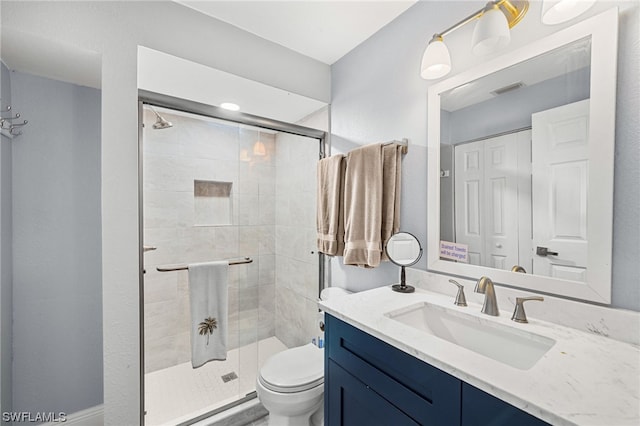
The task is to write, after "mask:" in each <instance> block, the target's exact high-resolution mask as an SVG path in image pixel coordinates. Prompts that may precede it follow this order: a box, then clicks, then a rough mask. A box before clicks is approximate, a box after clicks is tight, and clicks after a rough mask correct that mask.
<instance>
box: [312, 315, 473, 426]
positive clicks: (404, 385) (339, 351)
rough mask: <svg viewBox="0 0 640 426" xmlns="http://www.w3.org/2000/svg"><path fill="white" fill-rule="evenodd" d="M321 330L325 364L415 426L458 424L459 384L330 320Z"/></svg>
mask: <svg viewBox="0 0 640 426" xmlns="http://www.w3.org/2000/svg"><path fill="white" fill-rule="evenodd" d="M325 325H326V328H325V337H326V341H327V346H326V348H325V357H327V363H328V362H330V361H334V362H335V363H337V364H339V365H340V366H342V367H343V368H344V369H345V370H347V371H348V372H349V373H350V374H351V375H352V376H354V377H355V378H356V379H358V380H359V381H361V382H363V383H364V384H366V385H368V386H370V387H371V388H372V389H373V390H375V392H376V393H377V394H379V395H380V396H381V397H382V398H384V399H385V400H387V401H390V402H391V403H392V404H393V405H395V406H396V407H398V408H399V409H400V410H401V411H403V412H405V413H406V414H407V415H409V416H410V417H411V418H412V419H413V420H414V421H416V422H417V423H419V424H422V425H447V426H449V425H455V424H460V403H461V399H460V398H461V382H460V380H458V379H456V378H455V377H452V376H450V375H448V374H446V373H444V372H442V371H440V370H438V369H437V368H435V367H432V366H430V365H428V364H426V363H424V362H422V361H420V360H419V359H417V358H414V357H412V356H411V355H408V354H406V353H404V352H402V351H401V350H399V349H396V348H394V347H393V346H391V345H389V344H387V343H385V342H383V341H381V340H379V339H377V338H375V337H373V336H371V335H369V334H366V333H364V332H362V331H360V330H358V329H357V328H355V327H353V326H351V325H349V324H347V323H345V322H343V321H340V320H339V319H337V318H335V317H332V316H331V315H326V319H325Z"/></svg>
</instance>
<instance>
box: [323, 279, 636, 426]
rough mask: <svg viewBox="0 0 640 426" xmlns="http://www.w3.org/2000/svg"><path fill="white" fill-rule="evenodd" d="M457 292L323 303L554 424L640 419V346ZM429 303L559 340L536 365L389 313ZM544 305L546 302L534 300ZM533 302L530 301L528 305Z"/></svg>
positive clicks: (359, 296) (376, 292) (379, 292)
mask: <svg viewBox="0 0 640 426" xmlns="http://www.w3.org/2000/svg"><path fill="white" fill-rule="evenodd" d="M453 300H454V298H453V296H448V295H443V294H439V293H433V292H429V291H425V290H421V289H416V292H415V293H411V294H401V293H396V292H393V291H391V287H380V288H376V289H373V290H368V291H364V292H361V293H354V294H350V295H346V296H340V297H337V298H334V299H331V300H328V301H322V302H319V307H320V309H322V310H324V311H325V312H327V313H329V314H331V315H333V316H335V317H337V318H339V319H341V320H343V321H345V322H347V323H349V324H351V325H353V326H355V327H357V328H359V329H361V330H363V331H365V332H366V333H369V334H371V335H372V336H375V337H377V338H379V339H380V340H382V341H384V342H387V343H389V344H390V345H392V346H394V347H396V348H398V349H400V350H402V351H404V352H406V353H408V354H410V355H413V356H415V357H416V358H419V359H421V360H423V361H425V362H427V363H429V364H431V365H433V366H435V367H437V368H439V369H441V370H442V371H444V372H446V373H448V374H451V375H452V376H454V377H457V378H459V379H461V380H463V381H465V382H467V383H469V384H471V385H473V386H475V387H477V388H479V389H481V390H483V391H485V392H487V393H489V394H491V395H494V396H496V397H497V398H500V399H502V400H503V401H505V402H508V403H509V404H511V405H513V406H515V407H518V408H520V409H521V410H523V411H526V412H527V413H530V414H532V415H534V416H536V417H539V418H541V419H542V420H544V421H546V422H548V423H551V424H553V425H598V426H622V425H634V426H638V425H640V348H638V347H636V346H634V345H631V344H628V343H624V342H620V341H617V340H613V339H609V338H606V337H602V336H598V335H592V334H588V333H585V332H582V331H579V330H575V329H572V328H568V327H563V326H560V325H556V324H553V323H549V322H545V321H539V320H536V319H531V318H529V323H528V324H518V323H515V322H513V321H511V320H510V318H511V312H506V311H502V310H501V311H500V316H499V317H491V316H489V315H484V314H481V313H480V309H481V306H480V305H478V304H475V303H469V306H468V307H458V306H455V305H454V304H453ZM420 302H428V303H431V304H434V305H440V306H443V307H446V308H448V309H452V310H459V311H461V312H464V313H465V314H467V315H474V316H478V317H480V318H481V319H482V320H488V321H495V322H497V323H500V324H503V325H507V326H509V327H514V328H516V329H520V330H526V331H529V332H531V333H535V334H538V335H541V336H545V337H549V338H551V339H554V340H555V341H556V344H555V345H554V346H553V347H552V348H551V349H549V351H548V352H547V353H546V354H545V355H543V357H542V358H541V359H540V360H539V361H538V362H537V363H536V364H535V365H534V366H533V367H531V368H530V369H529V370H521V369H517V368H514V367H511V366H509V365H506V364H503V363H501V362H499V361H495V360H493V359H491V358H488V357H485V356H483V355H480V354H478V353H476V352H473V351H471V350H468V349H465V348H463V347H461V346H458V345H456V344H453V343H450V342H448V341H446V340H444V339H440V338H438V337H436V336H433V335H429V334H427V333H425V332H423V331H420V330H418V329H415V328H413V327H410V326H408V325H405V324H402V323H400V322H398V321H395V320H393V319H391V318H388V317H386V316H385V315H384V314H385V313H387V312H390V311H394V310H397V309H400V308H403V307H406V306H409V305H413V304H416V303H420ZM532 303H539V302H532ZM525 307H526V305H525Z"/></svg>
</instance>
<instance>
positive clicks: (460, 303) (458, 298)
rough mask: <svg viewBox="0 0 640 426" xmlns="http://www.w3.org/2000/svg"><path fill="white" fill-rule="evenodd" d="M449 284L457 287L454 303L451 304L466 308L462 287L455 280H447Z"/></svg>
mask: <svg viewBox="0 0 640 426" xmlns="http://www.w3.org/2000/svg"><path fill="white" fill-rule="evenodd" d="M449 282H450V283H451V284H455V285H457V286H458V294H456V301H455V302H453V303H454V304H455V305H456V306H467V298H466V297H464V286H463V285H462V284H460V283H459V282H457V281H456V280H449Z"/></svg>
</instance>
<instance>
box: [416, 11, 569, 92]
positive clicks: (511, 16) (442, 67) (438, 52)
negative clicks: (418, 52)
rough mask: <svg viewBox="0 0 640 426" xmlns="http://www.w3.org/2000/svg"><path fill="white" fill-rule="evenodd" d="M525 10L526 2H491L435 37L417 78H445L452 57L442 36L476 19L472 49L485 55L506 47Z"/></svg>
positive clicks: (430, 42) (425, 54)
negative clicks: (512, 30)
mask: <svg viewBox="0 0 640 426" xmlns="http://www.w3.org/2000/svg"><path fill="white" fill-rule="evenodd" d="M574 1H575V0H574ZM528 10H529V2H528V1H527V0H522V1H518V0H494V1H490V2H489V3H487V5H486V6H485V7H483V8H482V9H480V10H478V11H477V12H475V13H473V14H471V15H469V16H467V17H466V18H464V19H463V20H462V21H459V22H457V23H456V24H454V25H452V26H451V27H449V28H447V29H446V30H444V31H442V32H440V33H436V34H434V35H433V38H432V39H431V41H429V44H428V45H427V48H426V49H425V51H424V55H423V56H422V63H421V66H420V76H421V77H422V78H424V79H425V80H433V79H436V78H440V77H444V76H445V75H447V74H448V73H449V72H450V71H451V56H450V55H449V49H447V46H446V45H445V44H444V37H445V36H447V35H449V34H451V33H452V32H454V31H455V30H457V29H458V28H460V27H463V26H464V25H466V24H468V23H470V22H472V21H475V20H476V19H477V20H478V22H477V24H476V27H475V29H474V31H473V38H472V49H471V50H472V51H473V53H475V54H477V55H486V54H488V53H491V52H494V51H496V50H497V49H500V48H502V47H504V46H506V45H507V44H509V40H510V38H511V37H510V34H509V29H510V28H513V27H514V26H515V25H516V24H517V23H518V22H520V21H521V20H522V18H524V15H525V14H526V13H527V11H528Z"/></svg>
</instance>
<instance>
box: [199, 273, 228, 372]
mask: <svg viewBox="0 0 640 426" xmlns="http://www.w3.org/2000/svg"><path fill="white" fill-rule="evenodd" d="M228 270H229V262H226V261H221V262H208V263H194V264H191V265H189V300H190V302H191V365H192V366H193V368H198V367H201V366H202V365H204V364H206V363H207V362H209V361H212V360H216V359H217V360H224V359H227V322H228V320H227V309H228V308H227V297H228V285H229V279H228Z"/></svg>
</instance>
